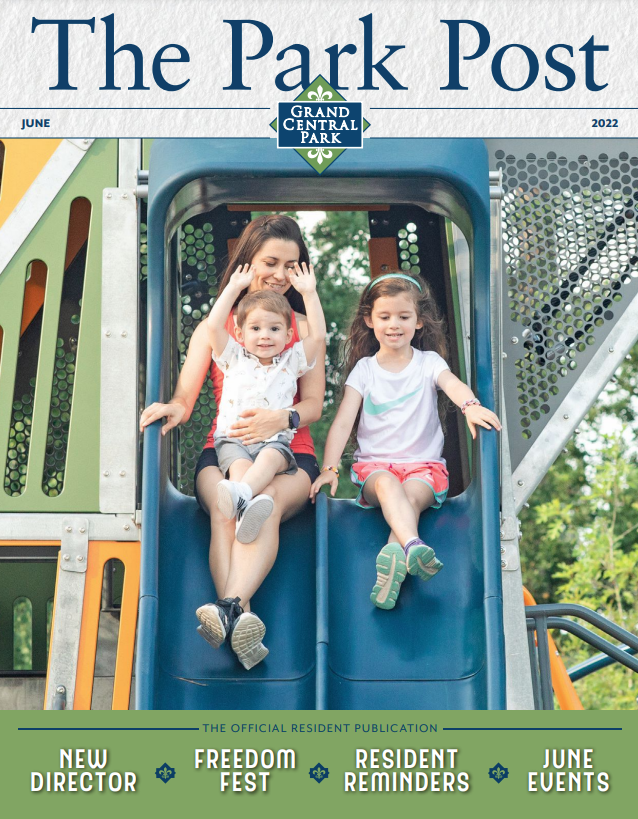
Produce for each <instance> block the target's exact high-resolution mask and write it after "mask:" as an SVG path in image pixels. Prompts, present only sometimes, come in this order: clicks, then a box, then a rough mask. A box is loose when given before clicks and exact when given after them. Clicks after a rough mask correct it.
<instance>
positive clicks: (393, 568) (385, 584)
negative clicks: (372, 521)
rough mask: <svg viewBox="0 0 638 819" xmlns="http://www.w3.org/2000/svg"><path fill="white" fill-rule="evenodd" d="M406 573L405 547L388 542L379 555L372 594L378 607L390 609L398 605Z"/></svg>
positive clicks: (371, 596) (371, 597)
mask: <svg viewBox="0 0 638 819" xmlns="http://www.w3.org/2000/svg"><path fill="white" fill-rule="evenodd" d="M405 574H406V563H405V554H404V552H403V549H402V548H401V546H400V545H399V544H398V543H386V545H385V546H384V547H383V549H381V551H380V552H379V554H378V555H377V582H376V585H375V587H374V588H373V589H372V594H371V595H370V600H371V601H372V602H373V603H374V605H375V606H377V608H380V609H386V610H389V609H393V608H394V607H395V606H396V602H397V599H398V597H399V592H400V591H401V583H403V581H404V580H405Z"/></svg>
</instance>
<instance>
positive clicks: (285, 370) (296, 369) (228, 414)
mask: <svg viewBox="0 0 638 819" xmlns="http://www.w3.org/2000/svg"><path fill="white" fill-rule="evenodd" d="M213 361H214V362H215V364H217V366H218V367H219V369H220V370H221V371H222V372H223V374H224V386H223V389H222V398H221V401H220V404H219V415H218V418H217V430H216V432H215V435H216V436H220V435H227V434H228V431H229V428H230V426H231V424H234V423H236V422H237V421H238V420H239V416H240V414H241V413H242V412H244V410H247V409H269V410H280V409H287V408H288V407H291V406H292V403H293V399H294V397H295V395H296V393H297V380H298V379H299V378H301V376H302V375H304V374H305V373H307V372H308V370H311V369H312V368H313V367H314V366H315V362H314V361H312V362H310V363H308V360H307V359H306V351H305V350H304V346H303V342H302V341H298V342H296V343H295V344H293V345H292V347H290V348H289V349H288V350H284V351H283V352H282V353H281V354H280V355H278V356H275V357H274V358H273V361H272V364H262V363H261V362H260V361H259V359H258V358H257V356H255V355H253V354H252V353H249V352H248V350H246V348H245V347H242V345H241V344H239V343H238V342H237V341H235V339H234V338H231V336H228V343H227V344H226V347H225V348H224V352H223V353H222V354H221V355H220V356H217V357H216V356H215V354H214V353H213ZM295 431H296V430H292V429H285V430H283V432H278V433H277V434H276V435H273V436H271V437H270V438H267V439H266V440H268V441H274V440H275V439H276V438H278V437H279V436H280V435H285V436H286V438H288V440H289V441H292V438H293V435H294V433H295Z"/></svg>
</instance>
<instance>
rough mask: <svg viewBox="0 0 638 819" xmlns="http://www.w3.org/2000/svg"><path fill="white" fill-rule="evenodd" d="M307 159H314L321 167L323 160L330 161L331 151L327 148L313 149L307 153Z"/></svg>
mask: <svg viewBox="0 0 638 819" xmlns="http://www.w3.org/2000/svg"><path fill="white" fill-rule="evenodd" d="M308 159H316V160H317V162H318V163H319V165H323V160H324V159H332V151H329V150H328V149H327V148H314V149H311V150H310V151H308Z"/></svg>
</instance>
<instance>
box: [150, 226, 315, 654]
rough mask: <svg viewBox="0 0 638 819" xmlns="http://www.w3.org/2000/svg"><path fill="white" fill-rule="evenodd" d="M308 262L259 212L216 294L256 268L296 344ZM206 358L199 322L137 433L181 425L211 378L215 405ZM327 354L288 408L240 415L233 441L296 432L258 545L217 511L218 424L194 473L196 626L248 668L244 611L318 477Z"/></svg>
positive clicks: (301, 332) (289, 235) (255, 629)
mask: <svg viewBox="0 0 638 819" xmlns="http://www.w3.org/2000/svg"><path fill="white" fill-rule="evenodd" d="M304 262H305V263H306V264H309V257H308V250H307V248H306V245H305V243H304V240H303V237H302V235H301V231H300V230H299V226H298V225H297V223H296V222H295V221H294V219H291V218H290V217H289V216H283V215H276V214H275V215H270V216H261V217H259V218H258V219H255V220H254V221H252V222H250V224H249V225H248V226H247V227H246V228H245V230H244V231H243V233H242V234H241V236H240V237H239V239H238V241H237V245H236V247H235V249H234V251H233V253H232V255H231V257H230V259H229V261H228V265H227V267H226V270H225V272H224V275H223V276H222V280H221V283H220V287H219V290H220V292H221V291H222V290H223V289H224V288H225V287H226V285H227V284H228V281H229V279H230V276H231V275H232V273H233V271H234V270H236V269H237V267H239V266H241V265H245V264H250V265H254V267H255V276H254V279H253V281H252V283H251V285H250V287H249V290H250V291H254V290H272V291H274V292H276V293H281V294H283V295H284V296H285V297H286V298H287V299H288V301H289V302H290V305H291V307H292V309H293V314H292V315H293V331H294V332H293V337H292V340H291V342H290V344H293V343H294V342H296V341H299V340H300V339H303V338H305V337H306V335H307V333H308V328H307V324H306V320H305V316H304V314H303V301H302V299H301V297H300V295H299V294H298V293H297V292H296V290H294V289H293V288H292V287H291V285H290V279H289V277H290V272H291V271H292V270H293V269H294V265H295V263H297V264H299V265H302V264H303V263H304ZM247 292H248V290H246V291H244V292H242V293H241V294H240V296H239V297H238V299H237V302H236V303H235V306H234V309H233V312H232V313H231V315H230V316H229V317H228V322H227V324H226V328H227V330H228V331H229V333H231V334H232V335H233V336H234V334H235V333H234V331H235V329H236V324H235V317H236V312H237V305H238V304H239V302H240V301H241V299H242V298H243V296H244V295H245V294H246V293H247ZM211 358H212V350H211V347H210V344H209V341H208V333H207V330H206V325H205V322H201V323H200V324H199V326H198V327H197V328H196V330H195V332H194V333H193V335H192V338H191V342H190V346H189V348H188V355H187V356H186V361H185V362H184V366H183V368H182V371H181V373H180V376H179V379H178V382H177V386H176V388H175V393H174V395H173V397H172V398H171V400H170V401H169V403H168V404H157V403H156V404H151V406H150V407H147V408H146V409H145V410H144V412H143V413H142V418H141V421H140V427H141V429H142V431H143V430H144V428H145V427H146V426H148V425H149V424H152V423H153V422H154V421H157V420H159V419H160V418H166V423H165V424H164V427H163V428H162V434H163V435H165V434H166V433H167V432H168V431H169V430H170V429H173V427H176V426H178V424H184V423H186V422H187V421H188V419H189V418H190V415H191V412H192V411H193V407H194V405H195V402H196V400H197V397H198V395H199V393H200V390H201V388H202V384H203V383H204V379H205V378H206V376H207V374H208V373H209V372H210V375H211V378H212V380H213V390H214V393H215V399H216V402H217V405H218V406H219V398H220V396H221V387H222V381H223V376H222V375H221V373H220V372H219V370H218V369H217V368H216V367H215V365H212V366H211ZM324 358H325V356H324V355H323V354H320V355H319V356H318V357H317V361H318V364H317V366H315V368H314V369H312V370H310V372H308V373H306V375H304V376H303V377H302V378H301V379H300V380H299V390H298V393H297V396H296V397H295V403H294V410H293V409H290V410H288V409H285V410H268V409H261V408H260V409H252V410H247V411H246V412H244V413H242V420H241V422H239V423H237V424H235V425H234V431H233V432H232V433H231V434H232V436H233V437H237V438H238V439H239V440H240V441H242V442H243V443H244V444H254V443H257V442H259V441H263V440H265V439H266V438H269V437H270V436H272V435H275V434H276V433H278V432H280V431H282V430H284V429H290V428H297V427H298V428H299V429H298V432H297V433H296V434H295V437H294V439H293V442H292V450H293V452H294V453H295V460H296V461H297V464H298V466H299V470H298V471H297V473H296V474H295V475H277V476H276V477H275V478H274V479H273V481H272V483H271V484H270V486H268V487H267V488H266V489H265V494H268V495H271V496H272V498H273V501H274V509H273V512H272V514H271V515H270V516H269V517H268V519H267V520H266V522H265V523H264V525H263V526H262V528H261V531H260V533H259V536H258V538H257V540H256V541H255V542H254V543H250V544H243V543H240V542H239V541H238V540H236V538H235V525H234V521H229V520H227V519H226V518H225V517H224V516H223V515H222V514H221V513H220V511H219V509H218V508H217V484H218V483H219V481H221V480H222V478H224V475H223V474H222V472H221V471H220V469H219V466H218V463H217V456H216V452H215V449H214V446H213V433H214V430H215V422H213V428H212V430H211V432H210V434H209V436H208V440H207V442H206V446H205V448H204V451H203V452H202V454H201V456H200V458H199V461H198V463H197V467H196V469H195V494H196V496H197V501H198V503H199V505H200V506H201V508H202V509H203V510H204V511H205V512H206V514H208V515H209V516H210V520H211V541H210V553H209V565H210V571H211V575H212V577H213V582H214V584H215V590H216V592H217V595H218V597H219V599H218V601H217V602H216V603H215V604H211V605H206V606H202V607H201V608H200V609H198V611H197V616H198V618H199V619H200V622H201V625H200V627H199V629H198V630H199V631H200V633H201V634H202V636H203V637H204V638H205V639H206V640H208V642H210V643H211V645H213V646H214V647H215V648H218V647H219V646H220V645H221V644H222V642H223V641H224V639H225V638H226V637H227V636H230V642H231V647H232V649H233V650H234V651H235V653H236V654H237V657H238V659H239V661H240V662H241V663H242V665H243V666H244V667H245V668H252V667H253V666H254V665H256V664H257V663H258V662H260V661H261V660H263V659H264V657H265V656H266V655H267V654H268V649H266V648H265V646H264V645H263V643H262V642H261V641H262V638H263V636H264V633H265V630H266V629H265V626H264V624H263V623H262V621H261V620H260V619H259V617H257V615H256V614H255V613H254V612H251V611H250V601H251V599H252V596H253V594H254V593H255V592H256V591H257V589H258V588H259V587H260V586H261V584H262V583H263V581H264V579H265V578H266V576H267V575H268V572H269V571H270V569H271V568H272V566H273V564H274V562H275V558H276V557H277V551H278V548H279V525H280V523H281V521H284V520H288V519H289V518H291V517H293V516H294V515H296V514H297V512H299V511H300V510H301V509H302V507H303V506H304V505H305V504H306V502H307V501H308V497H309V494H310V487H311V485H312V483H313V481H314V480H315V479H316V477H317V476H318V475H319V469H318V467H317V461H316V458H315V454H314V446H313V443H312V438H311V437H310V432H309V430H308V424H311V423H313V422H314V421H317V420H319V418H320V417H321V411H322V408H323V399H324V392H325V369H324V367H323V366H321V364H320V363H319V362H323V361H324Z"/></svg>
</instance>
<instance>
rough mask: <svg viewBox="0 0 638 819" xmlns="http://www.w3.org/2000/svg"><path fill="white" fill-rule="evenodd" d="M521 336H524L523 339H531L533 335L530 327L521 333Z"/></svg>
mask: <svg viewBox="0 0 638 819" xmlns="http://www.w3.org/2000/svg"><path fill="white" fill-rule="evenodd" d="M521 335H522V336H523V338H529V337H530V336H531V335H532V331H531V330H530V329H529V327H526V328H525V329H524V330H523V332H522V333H521Z"/></svg>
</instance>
